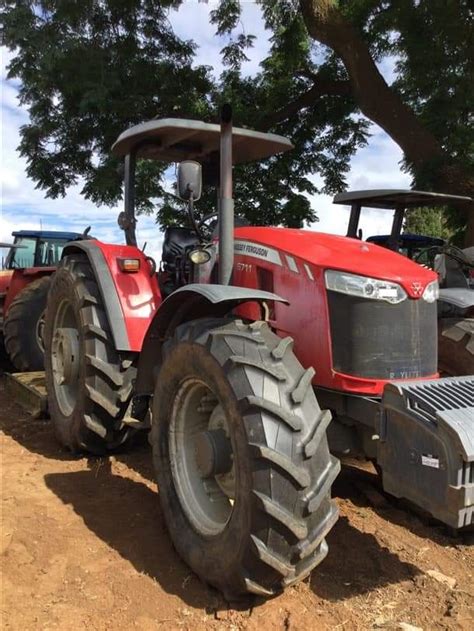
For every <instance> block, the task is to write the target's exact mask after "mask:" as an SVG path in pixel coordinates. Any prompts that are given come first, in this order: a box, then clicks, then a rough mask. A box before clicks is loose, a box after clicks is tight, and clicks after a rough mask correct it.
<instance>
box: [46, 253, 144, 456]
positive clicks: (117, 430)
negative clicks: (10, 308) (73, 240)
mask: <svg viewBox="0 0 474 631" xmlns="http://www.w3.org/2000/svg"><path fill="white" fill-rule="evenodd" d="M45 346H46V351H45V368H46V387H47V391H48V405H49V412H50V416H51V420H52V422H53V425H54V429H55V432H56V435H57V437H58V439H59V441H60V442H61V444H62V445H64V446H65V447H67V448H68V449H70V450H71V451H72V452H74V453H77V452H89V453H92V454H96V455H101V454H104V453H107V452H108V451H110V450H113V449H115V448H117V447H119V446H120V445H122V444H123V443H125V442H126V441H127V439H128V438H129V437H130V436H131V432H132V430H131V429H130V428H129V427H127V426H126V425H124V424H123V422H122V419H123V417H124V415H125V412H126V409H127V407H128V405H129V402H130V398H131V396H132V387H133V383H132V380H133V378H134V377H135V372H136V370H135V368H134V366H133V364H132V361H131V359H130V358H126V359H123V358H121V357H120V355H119V353H118V352H117V350H116V349H115V345H114V342H113V338H112V334H111V331H110V326H109V323H108V319H107V315H106V312H105V309H104V304H103V300H102V296H101V294H100V291H99V288H98V285H97V281H96V279H95V276H94V272H93V270H92V267H91V265H90V263H89V261H88V259H87V256H85V255H83V254H71V255H68V256H65V257H64V258H63V259H62V261H61V263H60V265H59V267H58V269H57V271H56V273H55V274H54V276H53V278H52V282H51V288H50V292H49V297H48V306H47V311H46V320H45Z"/></svg>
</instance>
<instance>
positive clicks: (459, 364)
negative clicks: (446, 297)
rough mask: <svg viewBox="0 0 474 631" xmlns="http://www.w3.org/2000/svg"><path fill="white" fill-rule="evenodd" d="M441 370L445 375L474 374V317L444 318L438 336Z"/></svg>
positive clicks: (440, 322) (440, 323)
mask: <svg viewBox="0 0 474 631" xmlns="http://www.w3.org/2000/svg"><path fill="white" fill-rule="evenodd" d="M438 365H439V372H440V373H441V375H443V376H445V377H458V376H460V375H474V319H473V318H442V319H441V320H440V321H439V336H438Z"/></svg>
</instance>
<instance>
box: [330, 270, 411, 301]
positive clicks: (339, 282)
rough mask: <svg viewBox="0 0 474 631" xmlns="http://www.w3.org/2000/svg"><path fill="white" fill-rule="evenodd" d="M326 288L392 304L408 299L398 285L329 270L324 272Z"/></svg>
mask: <svg viewBox="0 0 474 631" xmlns="http://www.w3.org/2000/svg"><path fill="white" fill-rule="evenodd" d="M324 278H325V281H326V288H327V289H330V290H331V291H338V292H339V293H341V294H349V295H350V296H358V297H359V298H370V299H371V300H385V301H386V302H390V303H392V304H397V303H399V302H402V301H403V300H405V299H406V298H407V294H406V291H405V290H404V289H403V287H401V286H400V285H398V284H397V283H391V282H389V281H387V280H379V279H377V278H369V277H368V276H358V275H357V274H349V273H348V272H336V270H332V269H328V270H326V271H325V272H324Z"/></svg>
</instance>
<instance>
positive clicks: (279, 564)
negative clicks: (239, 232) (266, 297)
mask: <svg viewBox="0 0 474 631" xmlns="http://www.w3.org/2000/svg"><path fill="white" fill-rule="evenodd" d="M313 375H314V371H313V370H312V369H308V370H304V369H303V368H302V366H301V364H300V363H299V362H298V360H297V359H296V357H295V355H294V354H293V351H292V340H291V338H285V339H281V338H279V337H278V336H276V335H275V334H274V333H272V331H271V330H270V329H269V328H268V326H267V325H266V324H265V323H263V322H255V323H253V324H244V323H243V322H242V321H240V320H222V319H201V320H194V321H192V322H188V323H186V324H183V325H181V326H179V327H178V328H177V330H176V333H175V336H174V338H173V339H172V340H170V341H169V342H167V343H165V345H164V347H163V364H162V367H161V369H160V372H159V375H158V377H157V382H156V389H155V395H154V404H153V422H152V431H151V443H152V447H153V458H154V464H155V469H156V476H157V480H158V488H159V494H160V500H161V504H162V508H163V513H164V516H165V519H166V522H167V526H168V529H169V532H170V536H171V539H172V541H173V543H174V546H175V548H176V550H177V551H178V553H179V554H180V556H181V557H182V558H183V559H184V560H185V561H186V562H187V563H188V564H189V565H190V567H191V568H192V569H193V570H194V571H195V572H196V574H198V576H199V577H200V578H201V579H202V580H203V581H204V582H207V583H210V584H211V585H213V586H214V587H216V588H217V589H219V590H221V591H222V592H223V593H224V595H225V596H226V598H228V599H229V600H238V599H240V598H242V597H245V596H246V595H249V594H256V595H258V596H263V597H271V596H273V595H275V594H277V593H279V592H281V591H282V590H283V589H284V588H285V587H286V586H289V585H292V584H293V583H296V582H298V581H300V580H301V579H303V578H304V577H305V576H307V575H308V574H309V573H310V572H311V570H312V569H313V568H314V567H316V566H317V565H318V564H319V563H320V562H321V561H322V560H323V559H324V558H325V556H326V554H327V551H328V548H327V544H326V541H325V536H326V534H327V533H328V531H329V530H330V529H331V527H332V526H333V525H334V523H335V522H336V520H337V516H338V512H337V508H336V506H335V505H334V504H333V502H332V501H331V497H330V491H331V485H332V482H333V481H334V479H335V477H336V476H337V474H338V472H339V468H340V465H339V461H338V460H336V459H335V458H333V457H332V456H331V455H330V454H329V450H328V444H327V439H326V427H327V425H328V423H329V421H330V418H331V417H330V414H329V412H326V411H323V412H322V411H321V410H320V408H319V406H318V404H317V401H316V398H315V395H314V392H313V389H312V386H311V380H312V377H313Z"/></svg>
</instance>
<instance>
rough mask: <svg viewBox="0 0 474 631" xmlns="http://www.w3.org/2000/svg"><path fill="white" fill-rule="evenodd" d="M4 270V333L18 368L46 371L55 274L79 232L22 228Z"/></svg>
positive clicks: (0, 290)
mask: <svg viewBox="0 0 474 631" xmlns="http://www.w3.org/2000/svg"><path fill="white" fill-rule="evenodd" d="M12 236H13V237H14V241H13V244H6V243H3V244H0V246H1V247H2V248H8V249H9V252H8V253H7V255H6V257H5V258H4V259H3V260H2V269H1V271H0V336H2V337H3V343H4V346H5V350H6V352H7V354H8V356H9V358H10V361H11V362H12V363H13V365H14V367H15V368H16V370H19V371H29V370H43V366H44V348H43V327H44V311H45V309H46V298H47V295H48V291H49V285H50V280H51V274H52V273H53V272H54V271H55V269H56V266H57V264H58V263H59V261H60V259H61V254H62V251H63V247H64V246H65V244H66V243H67V242H68V241H71V240H74V239H77V238H79V237H80V236H81V235H80V234H78V233H76V232H55V231H44V230H18V231H16V232H13V233H12Z"/></svg>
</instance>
